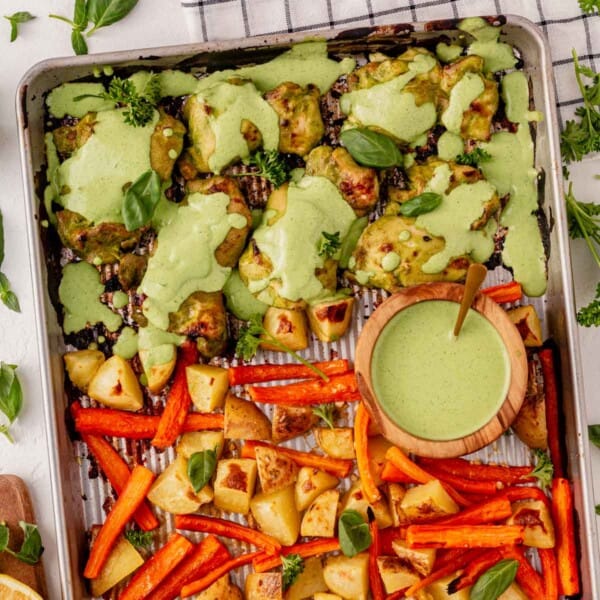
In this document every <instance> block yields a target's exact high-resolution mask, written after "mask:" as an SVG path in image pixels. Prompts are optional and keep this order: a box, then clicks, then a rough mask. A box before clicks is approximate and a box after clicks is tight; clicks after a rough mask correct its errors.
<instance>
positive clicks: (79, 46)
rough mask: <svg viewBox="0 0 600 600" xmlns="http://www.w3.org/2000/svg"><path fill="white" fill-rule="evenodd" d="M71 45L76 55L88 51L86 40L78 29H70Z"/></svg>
mask: <svg viewBox="0 0 600 600" xmlns="http://www.w3.org/2000/svg"><path fill="white" fill-rule="evenodd" d="M71 46H72V47H73V52H75V54H77V56H81V55H82V54H87V53H88V46H87V42H86V41H85V38H84V37H83V34H82V33H81V31H79V29H73V31H71Z"/></svg>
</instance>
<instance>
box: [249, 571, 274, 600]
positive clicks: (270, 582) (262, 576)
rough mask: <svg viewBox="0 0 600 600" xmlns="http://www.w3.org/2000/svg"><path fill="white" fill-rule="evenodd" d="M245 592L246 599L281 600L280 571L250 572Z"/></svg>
mask: <svg viewBox="0 0 600 600" xmlns="http://www.w3.org/2000/svg"><path fill="white" fill-rule="evenodd" d="M245 592H246V600H283V581H282V577H281V573H250V574H249V575H248V576H247V577H246V586H245Z"/></svg>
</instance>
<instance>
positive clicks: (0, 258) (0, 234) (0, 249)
mask: <svg viewBox="0 0 600 600" xmlns="http://www.w3.org/2000/svg"><path fill="white" fill-rule="evenodd" d="M3 262H4V219H3V217H2V213H1V212H0V267H1V266H2V263H3Z"/></svg>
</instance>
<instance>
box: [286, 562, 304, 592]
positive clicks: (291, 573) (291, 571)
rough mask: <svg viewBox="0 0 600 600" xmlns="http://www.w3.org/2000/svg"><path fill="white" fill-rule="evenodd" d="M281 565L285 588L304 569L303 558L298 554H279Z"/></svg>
mask: <svg viewBox="0 0 600 600" xmlns="http://www.w3.org/2000/svg"><path fill="white" fill-rule="evenodd" d="M281 564H282V565H283V571H282V577H283V589H284V590H287V589H288V588H289V587H290V586H291V585H292V584H293V583H294V581H296V578H297V577H298V575H300V573H302V571H304V560H302V557H301V556H300V555H299V554H288V555H287V556H284V555H282V556H281Z"/></svg>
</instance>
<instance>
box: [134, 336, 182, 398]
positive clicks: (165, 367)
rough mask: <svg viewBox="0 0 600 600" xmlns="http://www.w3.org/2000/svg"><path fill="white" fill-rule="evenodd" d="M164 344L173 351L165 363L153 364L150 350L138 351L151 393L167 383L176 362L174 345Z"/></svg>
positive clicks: (159, 389)
mask: <svg viewBox="0 0 600 600" xmlns="http://www.w3.org/2000/svg"><path fill="white" fill-rule="evenodd" d="M165 346H170V347H171V349H172V351H173V352H172V353H171V358H170V359H169V360H168V361H167V362H165V363H160V364H155V363H154V362H152V359H151V352H150V350H140V351H139V353H138V354H139V356H140V361H141V362H142V367H144V373H145V374H146V379H147V380H148V384H147V387H148V389H149V390H150V391H151V392H152V393H153V394H158V393H159V392H160V391H161V390H162V389H163V388H164V387H165V385H167V383H169V379H170V378H171V375H172V373H173V371H174V369H175V363H176V362H177V350H176V349H175V345H174V344H165Z"/></svg>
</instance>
